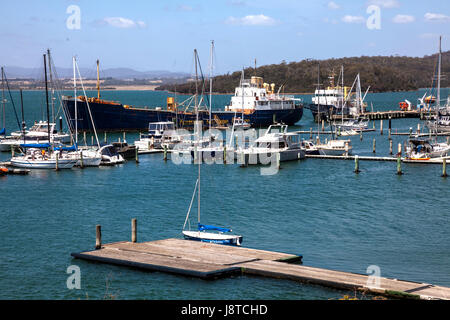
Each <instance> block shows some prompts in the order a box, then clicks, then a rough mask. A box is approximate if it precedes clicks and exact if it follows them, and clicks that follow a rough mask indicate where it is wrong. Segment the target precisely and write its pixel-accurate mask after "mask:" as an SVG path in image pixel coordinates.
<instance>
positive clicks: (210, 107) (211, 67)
mask: <svg viewBox="0 0 450 320" xmlns="http://www.w3.org/2000/svg"><path fill="white" fill-rule="evenodd" d="M213 54H214V40H211V52H210V65H209V130H211V112H212V74H213V68H214V64H213V63H214V57H213Z"/></svg>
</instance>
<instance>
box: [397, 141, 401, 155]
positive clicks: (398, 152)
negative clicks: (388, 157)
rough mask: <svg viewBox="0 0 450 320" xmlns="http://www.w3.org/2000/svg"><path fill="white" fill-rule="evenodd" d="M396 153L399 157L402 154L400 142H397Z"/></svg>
mask: <svg viewBox="0 0 450 320" xmlns="http://www.w3.org/2000/svg"><path fill="white" fill-rule="evenodd" d="M397 154H398V156H399V157H401V156H402V144H401V143H399V144H398V147H397Z"/></svg>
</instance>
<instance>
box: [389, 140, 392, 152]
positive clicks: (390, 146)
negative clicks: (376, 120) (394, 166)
mask: <svg viewBox="0 0 450 320" xmlns="http://www.w3.org/2000/svg"><path fill="white" fill-rule="evenodd" d="M389 154H392V139H389Z"/></svg>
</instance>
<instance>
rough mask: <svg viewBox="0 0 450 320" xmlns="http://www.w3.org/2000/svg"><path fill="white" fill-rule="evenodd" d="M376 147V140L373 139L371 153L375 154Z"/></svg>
mask: <svg viewBox="0 0 450 320" xmlns="http://www.w3.org/2000/svg"><path fill="white" fill-rule="evenodd" d="M376 145H377V139H375V138H373V147H372V152H373V153H376V151H375V147H376Z"/></svg>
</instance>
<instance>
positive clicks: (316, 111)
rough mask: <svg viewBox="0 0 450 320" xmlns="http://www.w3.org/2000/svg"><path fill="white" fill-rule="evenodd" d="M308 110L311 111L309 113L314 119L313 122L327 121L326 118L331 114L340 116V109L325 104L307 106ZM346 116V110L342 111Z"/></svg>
mask: <svg viewBox="0 0 450 320" xmlns="http://www.w3.org/2000/svg"><path fill="white" fill-rule="evenodd" d="M308 109H309V110H311V113H312V115H313V117H314V121H316V122H318V121H322V120H327V119H328V117H329V116H330V115H332V114H341V109H338V108H337V107H336V106H335V105H331V104H329V105H325V104H321V105H318V104H314V103H311V104H309V105H308ZM347 114H348V110H347V108H346V109H344V115H347Z"/></svg>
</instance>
